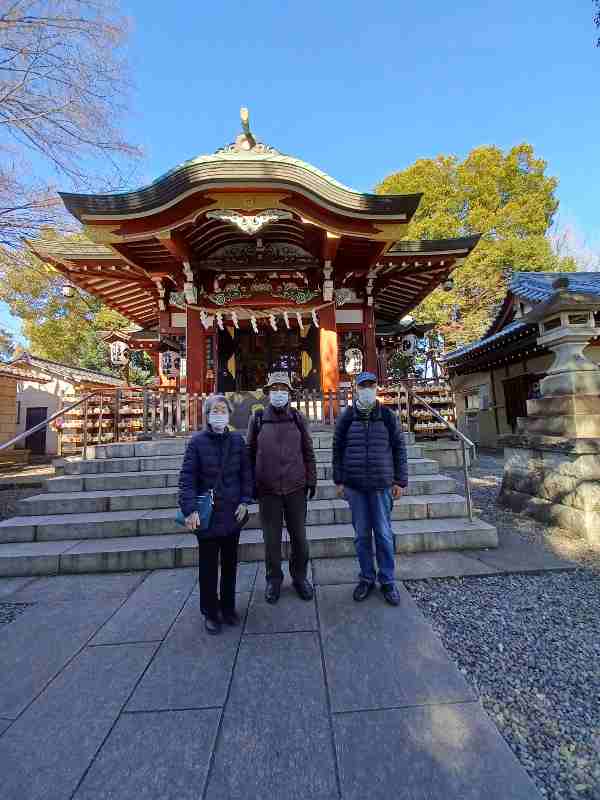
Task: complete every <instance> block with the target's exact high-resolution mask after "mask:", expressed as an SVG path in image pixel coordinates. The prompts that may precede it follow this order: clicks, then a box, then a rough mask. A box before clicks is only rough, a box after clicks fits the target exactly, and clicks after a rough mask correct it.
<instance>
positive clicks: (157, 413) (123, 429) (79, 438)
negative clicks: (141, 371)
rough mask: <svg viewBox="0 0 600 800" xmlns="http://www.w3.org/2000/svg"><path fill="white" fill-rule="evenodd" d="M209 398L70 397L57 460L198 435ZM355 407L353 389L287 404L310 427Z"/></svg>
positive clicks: (297, 397) (115, 393)
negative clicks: (98, 448) (101, 448)
mask: <svg viewBox="0 0 600 800" xmlns="http://www.w3.org/2000/svg"><path fill="white" fill-rule="evenodd" d="M207 397H208V395H206V394H187V393H186V392H176V391H174V390H168V389H167V390H158V389H145V388H127V389H116V390H108V391H102V392H97V393H95V394H93V395H88V396H87V397H85V398H72V400H70V401H69V405H68V407H65V408H64V409H63V410H62V412H57V413H56V414H55V415H53V418H58V419H55V422H54V424H55V427H56V429H57V430H58V432H59V443H60V445H59V446H60V452H61V455H68V454H70V453H79V452H85V450H86V448H87V447H88V446H90V445H95V444H111V443H118V442H127V441H136V440H137V441H139V440H144V439H151V438H155V437H161V436H177V435H185V434H188V433H192V432H193V431H196V430H200V429H201V428H202V427H203V425H204V403H205V401H206V399H207ZM228 397H229V398H230V399H231V400H232V402H233V404H234V406H235V403H236V395H235V393H228ZM239 397H241V396H240V395H238V398H239ZM381 399H382V401H383V400H385V402H386V405H388V406H389V407H391V408H392V409H393V410H394V412H396V413H399V409H400V400H399V396H398V398H397V399H396V395H395V394H392V395H390V393H389V392H388V393H387V394H386V395H385V396H384V395H382V397H381ZM353 402H354V393H353V391H352V389H349V388H348V389H345V388H344V389H340V390H338V391H337V392H318V391H298V392H294V394H293V397H292V401H291V405H292V407H293V408H296V409H298V411H300V412H301V413H302V414H304V416H305V417H306V418H307V419H308V421H309V422H310V423H311V424H312V425H323V426H333V425H334V424H335V421H336V420H337V418H338V417H339V415H340V414H341V413H342V412H343V411H344V409H345V408H347V407H348V406H349V405H351V404H352V403H353ZM263 403H266V398H264V400H263V399H262V398H260V397H259V398H257V399H256V402H253V403H251V404H250V405H249V404H248V401H247V396H246V405H245V409H246V410H245V411H240V409H239V408H236V409H234V414H233V420H232V422H233V426H234V427H236V428H237V429H238V430H245V428H246V425H247V421H248V416H249V414H250V411H251V410H252V409H253V408H256V407H257V406H260V405H262V404H263ZM47 422H50V420H47ZM404 427H406V426H404ZM24 435H25V434H24Z"/></svg>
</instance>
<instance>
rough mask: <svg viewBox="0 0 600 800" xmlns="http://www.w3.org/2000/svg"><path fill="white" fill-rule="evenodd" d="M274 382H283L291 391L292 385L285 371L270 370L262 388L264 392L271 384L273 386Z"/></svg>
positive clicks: (292, 389)
mask: <svg viewBox="0 0 600 800" xmlns="http://www.w3.org/2000/svg"><path fill="white" fill-rule="evenodd" d="M276 383H283V384H285V385H286V386H287V387H288V389H289V390H290V391H291V392H293V391H294V387H293V386H292V382H291V381H290V377H289V375H288V374H287V372H271V373H269V376H268V378H267V384H266V386H265V388H264V391H265V392H268V391H269V389H270V388H271V386H274V385H275V384H276Z"/></svg>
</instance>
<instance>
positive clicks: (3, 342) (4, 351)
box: [0, 328, 16, 361]
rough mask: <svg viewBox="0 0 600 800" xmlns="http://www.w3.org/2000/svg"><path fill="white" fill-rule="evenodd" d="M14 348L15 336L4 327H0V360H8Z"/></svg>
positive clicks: (12, 354)
mask: <svg viewBox="0 0 600 800" xmlns="http://www.w3.org/2000/svg"><path fill="white" fill-rule="evenodd" d="M15 350H16V344H15V337H14V334H13V333H11V332H10V331H7V330H6V328H0V361H10V359H11V358H12V357H13V356H14V354H15Z"/></svg>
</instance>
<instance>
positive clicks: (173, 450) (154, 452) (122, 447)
mask: <svg viewBox="0 0 600 800" xmlns="http://www.w3.org/2000/svg"><path fill="white" fill-rule="evenodd" d="M404 436H405V441H406V443H407V445H413V444H414V442H415V436H414V434H413V433H405V434H404ZM189 439H190V437H189V436H176V437H173V438H165V439H154V440H153V441H150V442H123V443H118V444H101V445H93V446H91V447H88V457H90V458H95V459H107V458H135V457H136V456H174V455H182V454H183V453H184V452H185V448H186V445H187V443H188V441H189ZM312 439H313V444H314V447H315V449H327V448H330V447H331V446H332V444H333V431H326V432H313V433H312Z"/></svg>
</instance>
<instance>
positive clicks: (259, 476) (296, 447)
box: [246, 404, 317, 497]
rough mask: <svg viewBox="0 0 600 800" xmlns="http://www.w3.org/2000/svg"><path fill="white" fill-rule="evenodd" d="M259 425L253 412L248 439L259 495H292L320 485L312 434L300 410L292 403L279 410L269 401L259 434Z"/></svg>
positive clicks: (257, 493)
mask: <svg viewBox="0 0 600 800" xmlns="http://www.w3.org/2000/svg"><path fill="white" fill-rule="evenodd" d="M292 415H294V416H292ZM294 417H295V418H296V421H294ZM257 428H258V423H257V421H256V416H255V415H252V416H251V417H250V422H249V423H248V436H247V439H246V441H247V443H248V447H249V449H250V460H251V462H252V468H253V471H254V482H255V486H256V495H257V497H262V496H263V495H266V494H277V495H282V494H292V492H297V491H299V490H300V489H306V488H307V487H312V486H316V485H317V464H316V461H315V453H314V450H313V444H312V437H311V435H310V432H309V430H308V426H307V424H306V420H305V419H304V417H303V416H302V414H301V413H300V412H299V411H295V410H293V409H291V408H290V407H289V405H288V406H286V407H285V408H284V409H282V410H281V411H279V410H277V409H274V408H273V406H272V405H271V404H269V405H268V406H267V407H266V408H265V410H264V411H263V415H262V425H261V427H260V430H259V431H258V435H257Z"/></svg>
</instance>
